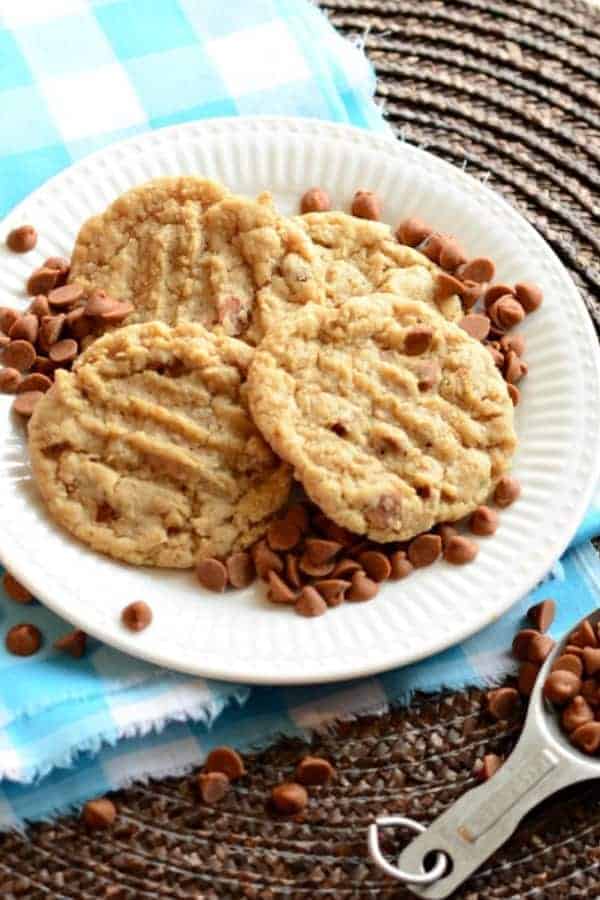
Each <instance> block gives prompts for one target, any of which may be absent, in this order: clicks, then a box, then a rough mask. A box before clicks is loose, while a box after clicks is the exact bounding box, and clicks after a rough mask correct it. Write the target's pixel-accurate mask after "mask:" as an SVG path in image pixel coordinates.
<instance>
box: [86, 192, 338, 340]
mask: <svg viewBox="0 0 600 900" xmlns="http://www.w3.org/2000/svg"><path fill="white" fill-rule="evenodd" d="M313 257H314V249H313V247H312V244H311V241H310V239H309V238H308V237H307V236H306V234H305V233H304V232H303V231H302V229H301V228H300V227H299V226H298V225H297V224H294V223H293V222H292V221H291V220H290V219H285V218H283V217H282V216H280V215H279V214H278V212H277V211H276V209H275V207H274V205H273V202H272V200H271V197H270V195H269V194H262V195H261V196H260V197H258V198H257V199H256V200H254V199H251V198H249V197H241V196H237V195H234V194H228V193H227V192H226V190H225V188H223V187H221V186H220V185H217V184H215V183H213V182H210V181H204V180H202V179H199V178H191V177H182V178H161V179H158V180H156V181H150V182H148V183H147V184H145V185H141V186H140V187H138V188H135V189H133V190H131V191H128V192H127V193H125V194H123V195H122V196H121V197H119V198H118V199H117V200H115V202H114V203H112V204H111V205H110V206H109V207H108V209H107V210H106V211H105V212H104V213H102V214H101V215H99V216H95V217H94V218H92V219H89V220H88V221H87V222H86V223H85V224H84V225H83V227H82V228H81V231H80V232H79V235H78V237H77V241H76V243H75V249H74V251H73V258H72V262H71V272H70V276H69V277H70V281H71V282H77V283H78V284H81V285H82V286H83V288H84V290H85V291H86V293H89V292H91V291H92V290H94V289H100V290H104V291H106V292H107V293H108V294H109V295H110V296H112V297H114V298H115V299H117V300H120V301H126V302H128V303H131V304H132V306H133V307H134V310H133V312H132V313H131V314H130V315H129V317H128V319H127V324H135V323H138V322H147V321H153V320H157V321H161V322H166V323H167V324H168V325H175V324H177V323H179V322H199V323H200V324H202V325H204V326H205V327H206V328H209V329H211V330H217V331H223V332H224V333H225V334H228V335H231V336H236V337H240V338H243V339H245V340H247V341H249V342H251V343H254V342H256V341H257V340H259V339H260V337H261V336H262V333H263V330H264V326H263V324H262V320H261V315H260V305H258V304H257V297H258V295H259V294H260V293H261V291H263V289H264V291H265V300H264V304H265V309H266V310H267V311H268V310H270V309H271V308H272V307H273V306H274V305H277V307H278V308H279V306H280V305H283V304H284V303H306V302H308V301H318V300H319V299H320V297H321V296H322V294H323V290H322V287H321V286H320V285H318V286H317V284H316V281H315V274H314V272H313V267H312V260H313Z"/></svg>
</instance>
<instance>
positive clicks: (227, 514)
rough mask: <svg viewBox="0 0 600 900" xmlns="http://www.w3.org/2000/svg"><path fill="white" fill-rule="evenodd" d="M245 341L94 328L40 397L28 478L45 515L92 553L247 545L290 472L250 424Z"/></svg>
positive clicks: (160, 560) (168, 552)
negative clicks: (95, 334)
mask: <svg viewBox="0 0 600 900" xmlns="http://www.w3.org/2000/svg"><path fill="white" fill-rule="evenodd" d="M252 352H253V351H252V349H251V348H250V347H249V346H248V345H247V344H244V343H243V342H242V341H238V340H236V339H234V338H229V337H227V336H225V335H216V334H213V333H211V332H208V331H207V330H206V329H205V328H203V327H202V326H201V325H193V324H182V325H178V326H176V327H174V328H171V327H169V326H167V325H164V324H162V323H159V322H150V323H146V324H142V325H131V326H126V327H124V328H121V329H119V330H117V331H114V332H112V333H110V334H106V335H104V336H103V337H101V338H99V339H98V340H97V341H96V342H95V343H94V344H92V345H91V346H90V347H89V348H88V350H87V351H86V352H85V353H84V354H83V355H82V356H81V357H80V358H79V360H78V361H77V363H76V364H75V366H74V369H73V372H72V373H69V372H66V371H63V370H58V371H57V372H56V382H55V384H54V386H53V387H52V388H51V389H50V390H49V391H48V393H47V394H45V395H44V397H43V398H42V399H41V400H40V401H39V403H38V404H37V406H36V409H35V412H34V415H33V416H32V419H31V421H30V424H29V451H30V456H31V462H32V467H33V472H34V476H35V480H36V482H37V485H38V488H39V490H40V493H41V495H42V497H43V499H44V501H45V503H46V505H47V507H48V510H49V511H50V514H51V515H52V517H53V518H54V519H55V520H56V521H57V522H59V523H60V524H61V525H63V526H64V527H65V528H66V529H67V530H68V531H70V532H72V533H73V534H75V535H76V536H77V537H78V538H80V539H81V540H82V541H85V542H86V543H87V544H89V545H90V546H91V547H93V548H94V549H96V550H100V551H102V552H103V553H107V554H109V555H110V556H114V557H116V558H118V559H123V560H126V561H127V562H131V563H135V564H138V565H150V566H167V567H177V568H185V567H188V566H192V565H194V563H195V562H196V561H197V560H198V559H199V558H203V557H207V556H225V555H226V554H228V553H229V552H231V551H232V550H239V549H242V548H244V547H247V546H248V545H250V544H251V543H253V542H254V541H255V540H256V539H257V538H259V537H260V536H261V535H262V534H263V532H264V531H265V530H266V528H267V526H268V524H269V521H270V519H271V517H272V516H273V515H274V514H275V513H276V511H277V510H278V509H279V507H280V506H281V505H282V504H283V503H284V502H285V501H286V499H287V497H288V493H289V489H290V485H291V470H290V468H289V467H288V466H287V465H286V464H285V463H282V462H281V460H279V459H277V458H276V457H275V456H274V454H273V452H272V451H271V449H270V448H269V446H268V445H267V444H266V443H265V441H264V440H263V438H262V437H261V435H260V434H259V432H258V431H257V429H256V427H255V426H254V424H253V423H252V421H251V419H250V417H249V414H248V410H247V401H246V384H245V379H246V373H247V368H248V365H249V362H250V359H251V356H252Z"/></svg>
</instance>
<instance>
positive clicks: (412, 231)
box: [396, 216, 433, 247]
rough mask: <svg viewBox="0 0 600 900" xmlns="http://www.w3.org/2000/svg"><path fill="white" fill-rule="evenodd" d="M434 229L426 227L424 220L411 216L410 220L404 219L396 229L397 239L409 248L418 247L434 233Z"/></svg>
mask: <svg viewBox="0 0 600 900" xmlns="http://www.w3.org/2000/svg"><path fill="white" fill-rule="evenodd" d="M432 231H433V228H431V227H430V226H429V225H426V224H425V222H423V220H422V219H419V218H417V217H416V216H411V218H409V219H403V220H402V222H400V223H399V224H398V226H397V228H396V238H397V240H398V241H399V242H400V243H401V244H406V245H407V246H409V247H416V246H418V245H419V244H421V243H422V242H423V241H424V240H425V239H426V238H428V237H429V235H430V234H431V233H432Z"/></svg>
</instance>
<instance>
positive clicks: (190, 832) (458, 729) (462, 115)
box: [0, 0, 600, 900]
mask: <svg viewBox="0 0 600 900" xmlns="http://www.w3.org/2000/svg"><path fill="white" fill-rule="evenodd" d="M321 5H322V6H323V8H325V9H326V10H327V12H328V14H329V15H330V18H331V20H332V22H333V23H334V25H336V26H337V27H338V28H339V29H340V31H342V32H343V33H345V34H348V35H358V36H365V44H366V49H367V52H368V53H369V56H370V58H371V59H372V61H373V62H374V64H375V67H376V69H377V74H378V91H377V94H378V98H379V100H380V101H381V102H382V103H383V104H384V107H385V110H386V112H387V114H388V116H389V120H390V122H391V123H392V124H393V126H394V128H395V130H396V131H397V133H398V135H399V136H400V137H402V138H403V139H404V140H407V141H410V142H411V143H415V144H418V145H420V146H422V147H425V148H427V149H428V150H429V151H430V152H432V153H435V154H437V155H439V156H441V157H443V158H444V159H447V160H449V161H450V162H453V163H455V164H457V165H466V168H467V170H468V171H469V172H471V173H472V174H473V175H475V176H476V177H480V178H483V177H485V178H488V179H489V183H490V184H491V186H492V187H493V188H494V189H495V190H497V191H500V192H501V193H502V194H504V196H505V197H506V198H507V199H508V200H509V201H510V202H511V203H513V204H514V205H515V206H516V207H518V208H519V209H520V210H521V212H522V213H523V214H524V215H525V216H526V217H527V218H528V219H529V221H530V222H532V224H533V225H534V226H535V227H536V228H537V229H538V231H539V232H540V233H541V234H542V235H543V237H544V238H545V239H546V240H547V241H548V243H549V244H550V245H551V246H552V247H553V249H554V250H555V251H556V253H557V254H558V255H559V257H560V258H561V260H562V261H563V263H564V264H565V265H566V267H567V268H568V270H569V271H570V273H571V275H572V277H573V279H574V280H575V282H576V283H577V285H578V287H579V289H580V291H581V293H582V296H583V297H584V299H585V301H586V303H587V305H588V307H589V309H590V312H591V313H592V315H593V317H594V320H595V322H596V324H597V326H598V327H599V328H600V268H599V266H598V262H597V258H598V253H599V251H600V234H599V232H598V228H597V223H598V208H599V202H598V199H599V196H600V191H599V190H598V189H599V187H600V12H594V11H593V9H592V8H591V7H588V6H586V5H585V4H583V3H579V2H569V0H567V2H565V0H520V2H518V3H516V2H514V0H453V2H445V3H444V2H439V0H429V2H427V3H416V2H415V0H362V2H355V0H323V2H322V4H321ZM519 725H520V723H519V722H516V723H515V722H513V723H511V724H507V723H494V722H492V721H491V720H490V718H489V717H488V715H487V713H486V712H485V699H484V697H483V695H482V693H481V692H480V691H476V690H472V691H465V692H463V693H461V694H453V695H445V696H440V697H434V698H431V697H430V698H425V697H422V698H417V699H416V700H415V701H414V702H413V703H412V704H411V706H410V708H409V709H407V710H400V711H397V712H394V713H392V714H390V715H387V716H384V717H382V718H366V717H363V718H362V719H360V720H359V721H358V722H354V723H351V724H345V725H343V726H340V727H339V728H338V729H337V730H336V731H335V733H333V734H330V735H326V736H321V737H319V738H316V739H315V741H314V750H315V752H318V753H321V754H322V755H324V756H327V757H328V758H329V759H331V760H332V761H333V762H334V763H335V765H336V767H337V770H338V777H337V779H336V781H335V783H334V784H333V785H332V786H331V787H326V788H319V789H315V790H314V791H313V792H312V793H313V798H314V799H313V800H312V802H311V806H310V808H309V809H308V810H307V812H306V813H305V814H304V815H303V816H302V817H301V819H299V820H298V821H288V822H286V821H276V820H274V819H272V818H270V817H269V816H268V815H266V814H265V810H264V805H265V799H266V797H267V795H268V792H269V789H270V787H272V786H273V784H275V783H276V782H277V781H279V780H281V779H282V778H285V777H289V776H291V774H292V772H293V767H294V763H295V761H296V760H297V759H298V757H299V756H300V755H302V753H303V752H305V751H306V748H305V747H302V746H300V745H298V744H297V743H292V742H289V741H282V742H280V743H279V744H277V745H276V746H273V747H271V748H270V749H269V750H267V751H266V752H264V753H261V754H259V755H257V756H256V757H254V758H252V759H248V760H247V762H248V770H249V776H248V778H247V779H245V780H244V781H243V783H241V784H240V786H239V787H237V788H236V789H235V791H234V792H232V793H231V794H230V795H229V796H228V797H227V798H226V799H225V801H223V802H222V803H221V804H220V805H219V806H218V807H216V808H209V807H205V806H202V805H201V804H200V803H199V802H198V800H197V798H196V796H195V793H194V791H193V789H192V779H191V778H173V779H164V780H162V781H160V782H151V783H150V784H148V785H145V786H136V787H133V788H131V789H129V790H126V791H122V792H119V793H118V794H117V795H116V799H117V802H118V805H119V808H120V816H119V820H118V824H117V826H116V827H115V828H114V829H113V830H112V831H110V832H108V833H101V834H93V833H90V832H88V831H87V830H86V829H85V828H83V827H82V826H80V824H79V822H78V821H77V819H74V818H63V819H61V820H60V821H58V822H57V823H55V824H53V825H40V826H36V827H34V828H32V829H31V830H30V832H29V834H28V837H27V838H22V837H19V836H16V835H6V836H4V837H3V838H2V839H0V886H1V887H0V896H1V897H2V898H3V900H4V898H7V900H12V898H13V897H26V898H28V900H42V898H43V900H47V898H61V900H62V898H68V900H71V898H72V900H90V898H99V897H111V898H113V900H115V898H118V900H130V898H131V900H133V898H136V900H137V898H196V900H209V898H211V900H212V898H218V900H227V898H237V897H250V898H252V897H256V898H261V900H278V898H283V897H285V898H299V900H301V898H307V900H312V898H338V897H339V898H344V900H346V898H348V900H351V898H357V900H358V898H385V897H395V898H408V897H410V896H413V895H411V894H409V893H408V892H407V891H406V890H405V889H404V888H402V887H400V886H399V885H397V884H396V883H394V882H391V881H390V880H389V879H387V878H386V877H384V876H382V875H380V873H379V872H377V871H376V870H375V869H374V868H373V866H371V865H370V863H369V861H368V859H367V857H366V849H365V835H366V826H367V824H368V823H369V822H370V821H371V820H372V818H373V817H374V815H376V814H381V813H383V812H388V813H401V814H404V815H408V816H411V817H414V818H416V819H419V820H422V821H423V822H425V823H427V822H429V821H431V820H432V819H433V818H435V817H436V816H437V815H439V814H440V813H441V812H442V811H443V810H444V809H445V808H446V807H447V806H448V805H449V804H451V803H453V802H454V801H455V800H456V799H457V798H458V797H459V796H460V795H461V794H462V793H463V792H464V791H465V790H467V789H468V788H469V787H471V786H473V784H474V783H475V781H474V778H473V775H472V768H473V764H474V762H475V760H476V759H477V758H478V757H480V756H481V755H483V753H485V752H496V753H500V754H505V753H507V752H508V751H510V749H511V747H512V745H513V744H514V742H515V740H516V738H517V737H518V733H519ZM386 839H387V840H389V841H390V843H389V844H388V846H387V849H388V850H389V851H390V852H393V851H394V849H399V848H400V846H401V845H402V842H403V840H406V839H408V835H402V834H397V835H389V836H388V835H386ZM395 841H397V844H395V843H394V842H395ZM455 896H456V897H457V898H461V900H491V898H521V897H532V898H544V900H553V898H576V897H586V898H591V897H600V787H599V784H598V783H595V782H590V783H588V784H585V785H583V786H579V787H578V788H576V789H573V790H570V791H566V792H563V793H562V794H561V795H560V796H558V797H554V798H552V799H551V800H550V801H548V802H547V803H545V804H544V805H543V806H541V807H539V808H538V809H537V810H535V811H534V812H533V813H532V814H531V815H530V816H528V818H527V819H526V820H525V821H524V822H523V823H522V824H521V826H520V828H519V830H518V832H517V834H516V835H515V836H514V837H513V838H512V839H511V840H510V841H509V842H508V843H507V844H506V845H505V846H504V847H503V848H502V849H501V850H500V851H499V852H498V853H496V854H495V856H494V857H493V858H492V859H491V860H489V862H488V863H487V864H486V865H485V866H484V867H482V869H481V870H480V871H479V872H478V873H477V874H476V876H475V877H473V878H472V879H471V880H470V881H469V882H468V884H466V885H465V886H464V887H463V888H462V889H461V890H460V891H459V892H458V893H457V894H456V895H455Z"/></svg>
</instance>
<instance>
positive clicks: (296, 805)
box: [271, 782, 308, 816]
mask: <svg viewBox="0 0 600 900" xmlns="http://www.w3.org/2000/svg"><path fill="white" fill-rule="evenodd" d="M307 803H308V794H307V793H306V790H305V788H303V787H302V785H301V784H296V783H295V782H284V783H283V784H278V785H277V786H276V787H274V788H273V790H272V791H271V804H272V806H273V808H274V809H275V810H276V811H277V812H278V813H282V814H283V815H288V816H293V815H296V814H297V813H300V812H302V810H303V809H304V807H305V806H306V805H307Z"/></svg>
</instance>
